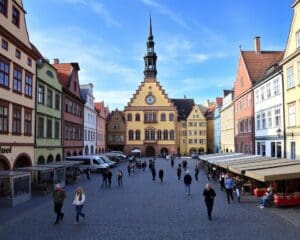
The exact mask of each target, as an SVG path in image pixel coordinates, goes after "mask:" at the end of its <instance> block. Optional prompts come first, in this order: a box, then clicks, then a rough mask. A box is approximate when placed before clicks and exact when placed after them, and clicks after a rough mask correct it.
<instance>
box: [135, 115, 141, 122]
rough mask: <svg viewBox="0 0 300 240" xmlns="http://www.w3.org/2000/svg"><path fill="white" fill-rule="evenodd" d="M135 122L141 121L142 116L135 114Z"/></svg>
mask: <svg viewBox="0 0 300 240" xmlns="http://www.w3.org/2000/svg"><path fill="white" fill-rule="evenodd" d="M135 121H136V122H139V121H141V116H140V114H139V113H136V114H135Z"/></svg>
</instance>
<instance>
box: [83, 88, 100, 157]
mask: <svg viewBox="0 0 300 240" xmlns="http://www.w3.org/2000/svg"><path fill="white" fill-rule="evenodd" d="M80 95H81V97H82V98H83V99H84V101H85V105H84V111H83V112H84V118H83V119H84V120H83V128H84V143H83V144H84V149H83V154H84V155H90V154H94V153H95V150H96V146H97V143H96V142H97V139H96V136H97V135H96V134H97V132H96V130H97V112H96V110H95V106H94V100H95V98H94V93H93V84H92V83H89V84H81V85H80Z"/></svg>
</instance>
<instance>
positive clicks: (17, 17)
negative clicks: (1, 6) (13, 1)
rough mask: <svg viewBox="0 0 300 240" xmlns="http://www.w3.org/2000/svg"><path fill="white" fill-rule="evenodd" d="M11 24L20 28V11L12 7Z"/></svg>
mask: <svg viewBox="0 0 300 240" xmlns="http://www.w3.org/2000/svg"><path fill="white" fill-rule="evenodd" d="M12 23H13V24H14V25H16V26H17V27H19V26H20V11H19V10H18V9H17V8H16V7H14V6H13V9H12Z"/></svg>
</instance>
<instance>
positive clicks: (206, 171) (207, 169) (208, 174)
mask: <svg viewBox="0 0 300 240" xmlns="http://www.w3.org/2000/svg"><path fill="white" fill-rule="evenodd" d="M205 174H206V177H207V181H209V179H210V177H209V176H210V173H209V167H208V166H207V167H206V170H205Z"/></svg>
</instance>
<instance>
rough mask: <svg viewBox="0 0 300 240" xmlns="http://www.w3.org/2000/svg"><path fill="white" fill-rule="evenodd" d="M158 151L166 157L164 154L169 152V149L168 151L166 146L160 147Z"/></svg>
mask: <svg viewBox="0 0 300 240" xmlns="http://www.w3.org/2000/svg"><path fill="white" fill-rule="evenodd" d="M160 153H161V155H162V156H163V157H166V156H167V155H168V154H169V151H168V149H167V148H162V149H161V150H160Z"/></svg>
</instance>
